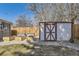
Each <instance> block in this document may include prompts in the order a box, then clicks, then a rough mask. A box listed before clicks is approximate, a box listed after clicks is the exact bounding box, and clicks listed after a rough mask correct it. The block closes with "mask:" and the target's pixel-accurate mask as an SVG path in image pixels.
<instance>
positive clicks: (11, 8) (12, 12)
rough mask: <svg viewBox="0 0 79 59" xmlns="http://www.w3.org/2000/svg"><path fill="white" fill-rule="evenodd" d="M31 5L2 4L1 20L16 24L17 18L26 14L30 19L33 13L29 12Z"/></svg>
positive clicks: (0, 5) (0, 8)
mask: <svg viewBox="0 0 79 59" xmlns="http://www.w3.org/2000/svg"><path fill="white" fill-rule="evenodd" d="M28 6H29V4H25V3H2V4H0V19H5V20H8V21H11V22H13V23H15V21H16V18H17V17H18V16H19V15H21V14H26V15H27V16H28V17H29V18H31V17H32V16H33V13H32V12H31V11H30V10H28Z"/></svg>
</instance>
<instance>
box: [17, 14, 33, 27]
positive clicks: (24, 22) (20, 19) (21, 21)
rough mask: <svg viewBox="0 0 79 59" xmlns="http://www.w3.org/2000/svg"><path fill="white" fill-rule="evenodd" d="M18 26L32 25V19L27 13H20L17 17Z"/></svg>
mask: <svg viewBox="0 0 79 59" xmlns="http://www.w3.org/2000/svg"><path fill="white" fill-rule="evenodd" d="M16 26H19V27H27V26H32V21H30V20H29V19H28V18H27V17H26V15H20V16H18V17H17V19H16Z"/></svg>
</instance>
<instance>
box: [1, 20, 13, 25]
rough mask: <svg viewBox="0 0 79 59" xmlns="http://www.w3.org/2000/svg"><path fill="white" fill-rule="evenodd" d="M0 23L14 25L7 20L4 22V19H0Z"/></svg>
mask: <svg viewBox="0 0 79 59" xmlns="http://www.w3.org/2000/svg"><path fill="white" fill-rule="evenodd" d="M0 22H4V23H8V24H12V23H11V22H9V21H6V20H3V19H0Z"/></svg>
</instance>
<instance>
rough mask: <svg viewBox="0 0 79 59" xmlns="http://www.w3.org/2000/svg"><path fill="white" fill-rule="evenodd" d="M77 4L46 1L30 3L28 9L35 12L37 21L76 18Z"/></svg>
mask: <svg viewBox="0 0 79 59" xmlns="http://www.w3.org/2000/svg"><path fill="white" fill-rule="evenodd" d="M77 8H78V4H73V3H70V4H68V3H57V4H56V3H53V4H52V3H46V4H42V3H41V4H31V5H30V7H29V9H30V10H31V11H33V12H34V13H35V18H36V19H37V20H38V21H54V20H56V21H61V20H67V21H70V20H72V19H76V16H77Z"/></svg>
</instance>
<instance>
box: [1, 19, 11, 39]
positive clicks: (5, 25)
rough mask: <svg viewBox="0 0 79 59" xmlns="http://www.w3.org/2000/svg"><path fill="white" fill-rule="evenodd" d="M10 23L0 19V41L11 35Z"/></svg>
mask: <svg viewBox="0 0 79 59" xmlns="http://www.w3.org/2000/svg"><path fill="white" fill-rule="evenodd" d="M11 24H12V23H11V22H8V21H6V20H3V19H0V39H1V38H2V37H3V36H10V35H11Z"/></svg>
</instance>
